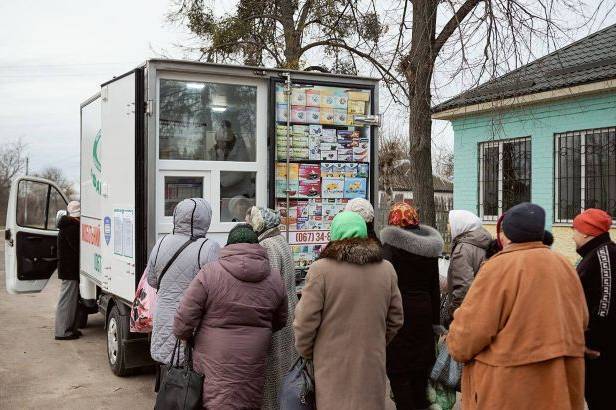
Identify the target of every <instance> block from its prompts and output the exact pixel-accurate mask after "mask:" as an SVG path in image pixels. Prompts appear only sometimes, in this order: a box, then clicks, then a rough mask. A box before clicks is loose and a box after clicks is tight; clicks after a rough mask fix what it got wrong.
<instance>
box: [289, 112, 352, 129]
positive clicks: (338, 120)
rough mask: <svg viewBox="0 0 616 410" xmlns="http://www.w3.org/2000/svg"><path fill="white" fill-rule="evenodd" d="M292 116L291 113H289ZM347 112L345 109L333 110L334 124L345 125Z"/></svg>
mask: <svg viewBox="0 0 616 410" xmlns="http://www.w3.org/2000/svg"><path fill="white" fill-rule="evenodd" d="M291 118H293V114H291ZM347 118H348V117H347V112H346V110H334V124H336V125H347Z"/></svg>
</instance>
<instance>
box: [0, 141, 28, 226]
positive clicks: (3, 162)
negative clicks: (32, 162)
mask: <svg viewBox="0 0 616 410" xmlns="http://www.w3.org/2000/svg"><path fill="white" fill-rule="evenodd" d="M26 148H27V145H26V143H25V142H23V140H21V139H18V140H15V141H12V142H9V143H6V144H3V145H2V146H0V224H1V225H4V221H5V219H6V206H7V203H8V198H9V192H10V189H11V181H12V180H13V179H14V178H15V177H17V176H19V175H20V174H22V173H23V172H24V171H25V170H26Z"/></svg>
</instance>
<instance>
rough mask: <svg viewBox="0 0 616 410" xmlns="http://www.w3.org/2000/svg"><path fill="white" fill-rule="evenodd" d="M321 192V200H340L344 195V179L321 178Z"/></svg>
mask: <svg viewBox="0 0 616 410" xmlns="http://www.w3.org/2000/svg"><path fill="white" fill-rule="evenodd" d="M321 192H322V194H321V197H323V198H342V197H343V195H344V178H323V179H322V183H321Z"/></svg>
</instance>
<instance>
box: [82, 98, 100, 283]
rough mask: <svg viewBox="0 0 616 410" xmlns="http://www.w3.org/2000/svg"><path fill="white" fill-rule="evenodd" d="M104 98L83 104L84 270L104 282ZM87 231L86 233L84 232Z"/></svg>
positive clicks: (84, 273) (83, 273)
mask: <svg viewBox="0 0 616 410" xmlns="http://www.w3.org/2000/svg"><path fill="white" fill-rule="evenodd" d="M103 143H104V139H103V135H102V131H101V97H100V96H98V97H96V98H94V99H93V100H91V101H90V102H89V103H87V104H85V105H83V106H82V107H81V183H80V185H81V195H80V196H81V232H82V235H81V239H80V247H79V248H80V250H79V254H80V258H79V264H80V272H81V274H82V275H83V276H85V277H86V278H90V279H92V280H94V281H95V282H96V283H99V284H100V283H101V282H102V266H101V258H102V255H101V242H102V241H104V235H103V222H102V221H103V217H102V213H101V206H102V196H101V195H102V192H101V191H102V160H103V157H102V153H101V147H102V144H103ZM84 234H85V235H84Z"/></svg>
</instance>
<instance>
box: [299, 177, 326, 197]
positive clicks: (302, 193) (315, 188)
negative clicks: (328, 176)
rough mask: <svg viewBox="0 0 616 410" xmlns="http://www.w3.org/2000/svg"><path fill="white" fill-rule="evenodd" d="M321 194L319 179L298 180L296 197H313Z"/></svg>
mask: <svg viewBox="0 0 616 410" xmlns="http://www.w3.org/2000/svg"><path fill="white" fill-rule="evenodd" d="M319 195H321V180H320V179H317V180H312V181H311V180H300V181H299V191H298V193H297V197H298V198H315V197H318V196H319Z"/></svg>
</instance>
